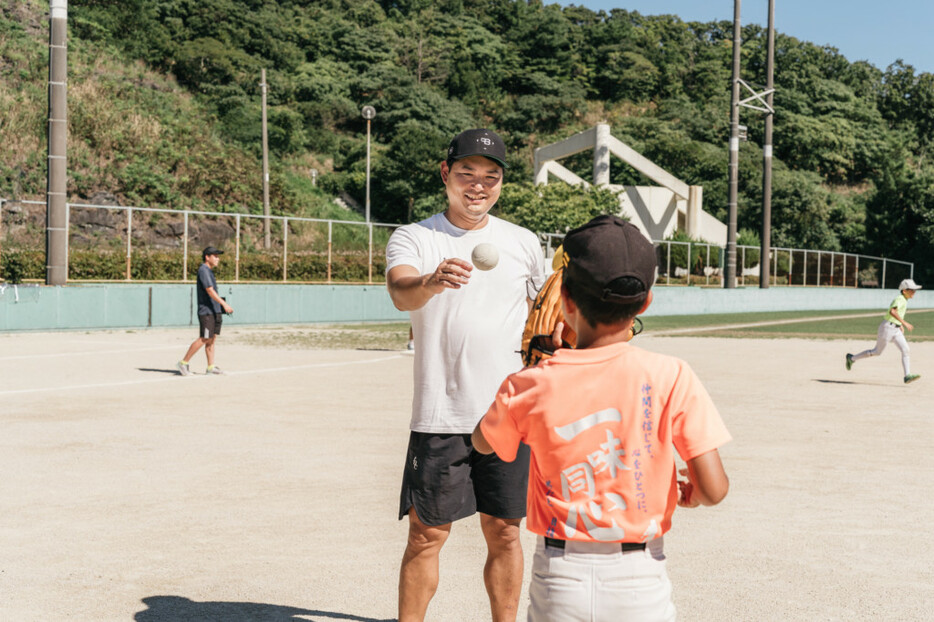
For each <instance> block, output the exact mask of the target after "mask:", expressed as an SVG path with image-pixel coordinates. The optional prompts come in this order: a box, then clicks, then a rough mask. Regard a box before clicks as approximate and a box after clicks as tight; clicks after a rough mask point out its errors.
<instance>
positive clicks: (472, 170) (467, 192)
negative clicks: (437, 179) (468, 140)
mask: <svg viewBox="0 0 934 622" xmlns="http://www.w3.org/2000/svg"><path fill="white" fill-rule="evenodd" d="M441 180H442V181H443V182H444V186H445V189H446V193H447V196H448V209H447V212H445V215H446V216H447V218H448V220H449V221H451V224H453V225H455V226H457V227H460V228H461V229H477V228H480V227H483V226H484V225H485V224H486V221H487V212H489V211H490V209H492V207H493V206H494V205H496V202H497V201H498V200H499V194H500V192H501V191H502V189H503V167H501V166H500V165H499V164H497V163H496V162H494V161H493V160H490V159H489V158H485V157H483V156H469V157H466V158H463V159H460V160H456V161H455V162H454V163H453V164H452V165H451V166H450V167H448V164H447V162H442V163H441Z"/></svg>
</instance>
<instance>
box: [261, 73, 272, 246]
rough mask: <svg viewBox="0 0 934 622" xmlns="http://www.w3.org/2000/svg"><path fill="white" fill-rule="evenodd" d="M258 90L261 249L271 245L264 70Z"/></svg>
mask: <svg viewBox="0 0 934 622" xmlns="http://www.w3.org/2000/svg"><path fill="white" fill-rule="evenodd" d="M259 86H260V90H261V91H262V94H263V103H262V109H263V216H265V218H264V219H263V248H269V247H270V246H271V244H272V239H271V235H270V232H269V138H268V134H267V125H266V70H265V69H262V70H261V71H260V82H259Z"/></svg>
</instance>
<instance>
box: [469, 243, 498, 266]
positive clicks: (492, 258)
mask: <svg viewBox="0 0 934 622" xmlns="http://www.w3.org/2000/svg"><path fill="white" fill-rule="evenodd" d="M470 260H471V261H473V265H475V266H476V267H477V268H479V269H481V270H492V269H493V268H495V267H496V264H497V263H499V251H498V250H496V247H495V246H493V245H492V244H489V243H487V242H484V243H482V244H477V245H476V246H474V249H473V252H472V253H470Z"/></svg>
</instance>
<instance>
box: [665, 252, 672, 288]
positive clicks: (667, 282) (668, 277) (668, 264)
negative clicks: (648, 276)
mask: <svg viewBox="0 0 934 622" xmlns="http://www.w3.org/2000/svg"><path fill="white" fill-rule="evenodd" d="M666 244H667V245H668V257H667V259H666V260H665V285H671V242H666Z"/></svg>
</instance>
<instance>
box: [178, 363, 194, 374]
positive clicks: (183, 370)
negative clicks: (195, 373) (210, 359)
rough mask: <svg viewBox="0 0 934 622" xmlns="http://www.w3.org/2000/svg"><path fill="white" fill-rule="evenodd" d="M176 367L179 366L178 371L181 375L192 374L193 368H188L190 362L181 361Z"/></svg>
mask: <svg viewBox="0 0 934 622" xmlns="http://www.w3.org/2000/svg"><path fill="white" fill-rule="evenodd" d="M175 367H177V368H178V373H180V374H181V375H183V376H190V375H191V370H190V369H189V368H188V363H184V362H182V361H179V362H178V364H177V365H176V366H175Z"/></svg>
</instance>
